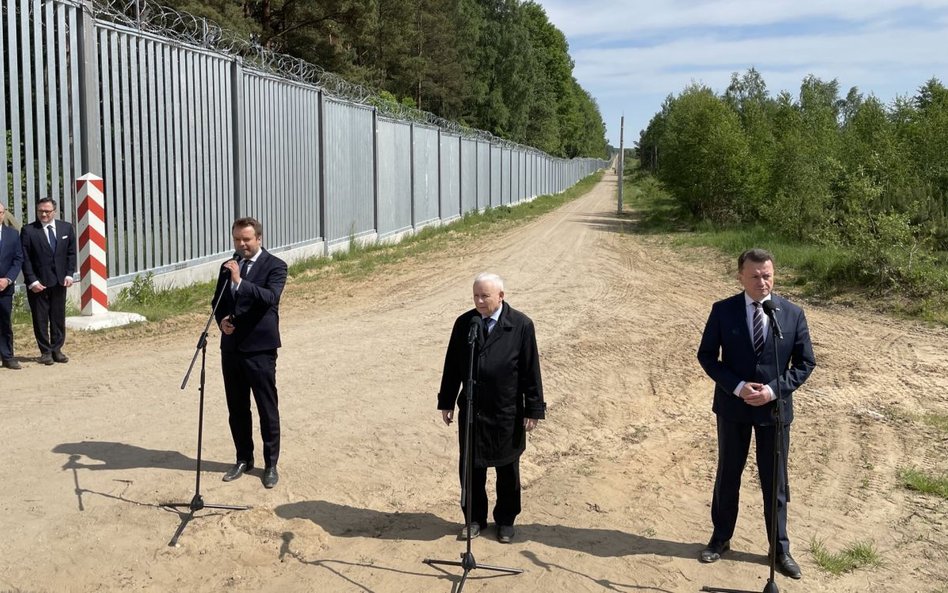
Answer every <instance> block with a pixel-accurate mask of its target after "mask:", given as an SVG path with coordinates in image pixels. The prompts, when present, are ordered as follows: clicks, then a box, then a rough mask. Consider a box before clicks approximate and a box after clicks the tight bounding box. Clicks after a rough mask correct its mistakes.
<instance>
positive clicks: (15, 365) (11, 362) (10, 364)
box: [3, 358, 23, 371]
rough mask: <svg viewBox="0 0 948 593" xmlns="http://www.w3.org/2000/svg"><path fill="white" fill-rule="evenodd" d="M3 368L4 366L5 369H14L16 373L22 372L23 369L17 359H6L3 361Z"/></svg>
mask: <svg viewBox="0 0 948 593" xmlns="http://www.w3.org/2000/svg"><path fill="white" fill-rule="evenodd" d="M3 366H4V368H7V369H12V370H14V371H18V370H20V369H22V368H23V367H21V366H20V361H18V360H17V359H15V358H4V359H3Z"/></svg>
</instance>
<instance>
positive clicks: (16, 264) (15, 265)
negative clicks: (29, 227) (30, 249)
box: [4, 227, 23, 284]
mask: <svg viewBox="0 0 948 593" xmlns="http://www.w3.org/2000/svg"><path fill="white" fill-rule="evenodd" d="M6 235H7V238H6V239H4V244H6V243H7V242H8V241H9V244H10V245H12V247H11V249H12V250H13V258H12V259H11V260H10V268H9V269H8V270H7V273H6V278H7V279H9V280H10V283H11V284H12V283H14V282H16V277H17V276H19V275H20V270H21V269H23V246H22V245H21V244H20V237H19V236H18V235H19V233H17V232H16V230H14V229H13V228H12V227H11V228H10V229H9V230H8V231H7V233H6Z"/></svg>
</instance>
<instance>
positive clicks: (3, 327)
mask: <svg viewBox="0 0 948 593" xmlns="http://www.w3.org/2000/svg"><path fill="white" fill-rule="evenodd" d="M6 220H7V207H6V206H5V205H4V204H3V203H2V202H0V361H2V362H0V364H2V365H3V367H4V368H8V369H14V370H16V369H19V368H20V363H19V361H17V359H16V358H14V357H13V290H14V287H15V284H16V277H17V276H19V275H20V269H21V268H22V267H23V249H22V247H21V246H20V233H18V232H16V229H15V228H13V226H7V225H6Z"/></svg>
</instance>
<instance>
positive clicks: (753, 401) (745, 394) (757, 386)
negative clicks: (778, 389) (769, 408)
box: [741, 382, 772, 407]
mask: <svg viewBox="0 0 948 593" xmlns="http://www.w3.org/2000/svg"><path fill="white" fill-rule="evenodd" d="M741 399H743V400H744V401H745V402H747V403H748V404H749V405H751V406H755V407H758V406H762V405H764V404H768V403H770V401H771V399H772V398H771V393H770V389H769V388H768V387H767V386H766V385H764V384H763V383H750V382H747V383H744V387H742V388H741Z"/></svg>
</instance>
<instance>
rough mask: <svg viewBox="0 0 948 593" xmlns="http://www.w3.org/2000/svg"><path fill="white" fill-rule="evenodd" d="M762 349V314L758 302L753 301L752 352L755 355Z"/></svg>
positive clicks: (758, 354)
mask: <svg viewBox="0 0 948 593" xmlns="http://www.w3.org/2000/svg"><path fill="white" fill-rule="evenodd" d="M763 351H764V314H763V313H762V312H761V310H760V303H758V302H756V301H755V302H754V352H756V353H757V356H760V353H761V352H763Z"/></svg>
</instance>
